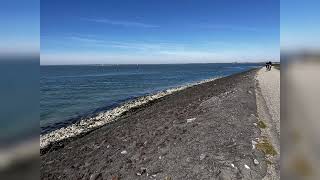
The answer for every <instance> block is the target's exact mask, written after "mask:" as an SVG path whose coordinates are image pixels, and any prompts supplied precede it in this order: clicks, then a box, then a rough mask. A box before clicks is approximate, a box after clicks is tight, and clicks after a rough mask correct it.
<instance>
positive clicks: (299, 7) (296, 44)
mask: <svg viewBox="0 0 320 180" xmlns="http://www.w3.org/2000/svg"><path fill="white" fill-rule="evenodd" d="M319 6H320V2H319V1H318V0H308V1H300V0H281V5H280V7H281V18H280V19H281V28H280V29H281V31H280V32H281V33H280V34H281V38H280V39H281V51H299V50H317V51H318V52H319V48H320V46H319V45H320V43H319V42H320V35H319V32H320V26H319V23H316V22H317V21H318V19H319V16H320V11H319Z"/></svg>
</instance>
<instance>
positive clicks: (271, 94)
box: [257, 68, 280, 136]
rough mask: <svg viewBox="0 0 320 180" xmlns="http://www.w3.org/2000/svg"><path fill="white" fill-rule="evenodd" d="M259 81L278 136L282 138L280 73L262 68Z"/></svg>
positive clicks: (258, 77) (258, 76) (258, 74)
mask: <svg viewBox="0 0 320 180" xmlns="http://www.w3.org/2000/svg"><path fill="white" fill-rule="evenodd" d="M257 80H258V82H259V86H260V88H261V92H262V95H263V97H264V99H265V102H266V105H267V107H268V109H269V113H270V115H271V117H272V120H273V121H274V123H275V125H276V130H277V133H278V136H280V71H279V70H277V69H275V68H272V69H271V71H266V69H265V68H262V69H260V70H259V71H258V73H257Z"/></svg>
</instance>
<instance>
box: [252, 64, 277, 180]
mask: <svg viewBox="0 0 320 180" xmlns="http://www.w3.org/2000/svg"><path fill="white" fill-rule="evenodd" d="M256 103H257V113H258V117H259V120H261V121H263V122H264V123H265V124H266V125H267V128H266V129H261V136H265V137H267V139H268V140H269V141H270V142H271V143H272V145H273V147H274V148H275V150H276V152H277V155H275V156H270V155H269V156H268V155H267V156H266V159H267V160H269V161H270V162H271V163H272V164H270V165H269V166H268V169H267V175H266V176H265V177H264V178H263V179H265V180H267V179H280V71H279V70H277V69H274V68H273V69H272V70H271V71H266V69H265V68H261V69H260V70H259V71H258V72H257V74H256Z"/></svg>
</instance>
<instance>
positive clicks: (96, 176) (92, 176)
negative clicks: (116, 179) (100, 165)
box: [90, 173, 101, 180]
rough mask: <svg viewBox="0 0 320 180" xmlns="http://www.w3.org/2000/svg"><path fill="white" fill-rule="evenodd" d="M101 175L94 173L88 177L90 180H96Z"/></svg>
mask: <svg viewBox="0 0 320 180" xmlns="http://www.w3.org/2000/svg"><path fill="white" fill-rule="evenodd" d="M100 174H101V173H94V174H91V176H90V180H96V179H97V178H98V177H99V176H100Z"/></svg>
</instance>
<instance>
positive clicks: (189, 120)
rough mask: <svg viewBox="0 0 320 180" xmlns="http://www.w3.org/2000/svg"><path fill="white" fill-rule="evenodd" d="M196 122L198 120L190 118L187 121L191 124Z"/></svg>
mask: <svg viewBox="0 0 320 180" xmlns="http://www.w3.org/2000/svg"><path fill="white" fill-rule="evenodd" d="M194 120H196V118H190V119H187V123H191V122H192V121H194Z"/></svg>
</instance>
